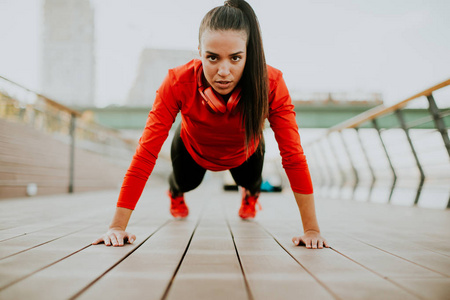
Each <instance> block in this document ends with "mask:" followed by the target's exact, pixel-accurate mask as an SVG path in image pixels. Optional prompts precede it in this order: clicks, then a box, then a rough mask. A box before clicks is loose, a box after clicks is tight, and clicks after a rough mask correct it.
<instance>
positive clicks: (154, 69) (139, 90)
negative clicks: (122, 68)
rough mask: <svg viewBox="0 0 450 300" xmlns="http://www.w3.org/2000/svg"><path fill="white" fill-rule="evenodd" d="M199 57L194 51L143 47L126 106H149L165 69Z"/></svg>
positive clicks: (165, 73)
mask: <svg viewBox="0 0 450 300" xmlns="http://www.w3.org/2000/svg"><path fill="white" fill-rule="evenodd" d="M193 58H199V56H198V53H197V52H195V51H187V50H172V49H148V48H147V49H144V50H143V51H142V53H141V57H140V59H139V68H138V71H137V74H136V79H135V81H134V83H133V85H132V87H131V89H130V91H129V92H128V96H127V100H126V104H125V105H126V106H142V107H151V105H152V104H153V100H154V99H155V94H156V90H157V89H158V88H159V86H160V85H161V83H162V81H163V80H164V77H165V76H166V75H167V71H168V70H169V69H171V68H174V67H176V66H179V65H183V64H185V63H187V62H188V61H190V60H191V59H193Z"/></svg>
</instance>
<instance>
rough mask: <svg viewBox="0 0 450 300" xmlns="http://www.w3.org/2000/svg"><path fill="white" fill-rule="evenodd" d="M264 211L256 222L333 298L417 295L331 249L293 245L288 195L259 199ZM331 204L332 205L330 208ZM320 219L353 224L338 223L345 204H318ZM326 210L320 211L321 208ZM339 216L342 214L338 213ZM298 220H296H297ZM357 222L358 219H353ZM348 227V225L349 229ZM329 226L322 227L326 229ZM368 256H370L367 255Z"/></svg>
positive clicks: (292, 212)
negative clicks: (325, 288) (321, 217)
mask: <svg viewBox="0 0 450 300" xmlns="http://www.w3.org/2000/svg"><path fill="white" fill-rule="evenodd" d="M261 202H262V206H263V211H264V212H266V213H267V211H268V210H273V211H271V214H268V213H267V214H264V215H261V218H258V219H257V220H256V221H257V222H258V223H259V224H261V226H263V227H264V228H265V229H266V230H267V231H269V232H270V233H271V235H273V236H274V238H276V240H277V241H278V242H279V243H280V244H281V245H282V246H283V248H284V249H285V250H286V251H288V252H289V253H290V254H291V255H292V257H294V258H295V259H296V260H297V261H298V263H299V264H301V265H302V266H303V268H304V269H305V270H307V271H308V273H309V274H311V276H314V277H315V278H316V280H318V281H319V282H321V284H322V285H323V286H326V287H327V289H328V290H330V291H331V292H332V293H333V294H334V295H336V297H339V298H341V299H418V296H417V295H415V294H414V293H412V292H411V291H408V290H406V289H405V288H403V287H399V286H398V285H396V284H395V283H393V282H391V281H389V280H386V279H385V278H383V276H381V275H380V274H378V273H376V272H375V271H373V270H370V269H368V268H366V267H364V266H362V265H361V264H358V263H357V262H355V261H354V260H352V259H350V258H349V257H348V256H344V255H342V254H340V253H338V252H336V251H333V250H331V251H330V249H322V250H311V249H307V248H305V247H298V246H295V245H294V244H293V243H292V241H291V238H292V236H294V234H297V233H296V231H297V230H296V229H298V228H301V225H300V222H299V216H298V210H297V209H296V207H295V203H294V201H293V197H292V196H291V195H289V196H285V195H264V197H261ZM333 203H334V205H333ZM317 204H318V205H317V207H318V213H319V217H320V216H321V215H322V214H323V217H324V218H325V219H327V222H322V223H321V224H322V225H323V224H324V223H325V224H328V222H329V224H331V225H330V226H333V225H334V226H335V225H338V227H339V225H340V227H342V228H344V229H348V227H351V226H352V224H348V223H339V220H340V219H341V217H342V218H344V219H343V220H348V219H345V217H346V214H347V213H349V214H350V213H352V212H347V213H343V212H344V211H345V210H346V209H347V205H345V203H343V202H340V203H339V204H338V205H337V204H336V203H335V202H331V201H330V202H327V203H326V204H327V206H326V207H321V205H322V203H320V202H318V203H317ZM322 208H323V209H325V208H327V209H328V210H326V211H322V210H321V209H322ZM341 213H342V214H341ZM296 219H297V220H296ZM355 219H356V220H357V221H358V218H355ZM348 225H349V226H348ZM327 226H328V225H326V226H324V227H327ZM337 234H338V233H337V232H336V231H326V232H325V233H324V235H325V237H326V238H327V239H328V240H329V241H330V242H331V245H332V246H334V244H333V237H334V236H335V235H337ZM368 254H369V253H368Z"/></svg>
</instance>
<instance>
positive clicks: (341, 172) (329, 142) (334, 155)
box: [327, 138, 347, 188]
mask: <svg viewBox="0 0 450 300" xmlns="http://www.w3.org/2000/svg"><path fill="white" fill-rule="evenodd" d="M327 140H328V145H330V147H331V148H334V149H332V150H331V153H332V154H333V157H334V159H335V161H336V165H337V166H338V169H339V173H340V174H341V178H342V180H341V182H340V187H341V188H342V187H343V186H344V185H345V182H346V181H347V176H345V171H344V170H343V169H342V166H341V164H340V162H341V159H340V158H339V157H338V156H337V154H336V151H335V149H336V147H334V146H335V145H333V144H332V143H331V139H330V138H328V139H327Z"/></svg>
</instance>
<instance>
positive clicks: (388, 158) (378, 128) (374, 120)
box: [372, 119, 397, 202]
mask: <svg viewBox="0 0 450 300" xmlns="http://www.w3.org/2000/svg"><path fill="white" fill-rule="evenodd" d="M372 124H373V128H375V129H376V130H377V132H378V136H379V138H380V141H381V145H382V146H383V149H384V153H385V154H386V158H387V160H388V162H389V166H390V167H391V171H392V175H393V176H394V180H393V182H392V187H391V193H390V194H389V199H388V202H390V201H391V198H392V194H393V193H394V188H395V184H396V182H397V173H396V172H395V169H394V165H393V164H392V160H391V157H390V156H389V152H388V151H387V148H386V144H385V143H384V141H383V137H382V136H381V129H380V126H378V122H377V120H376V119H372Z"/></svg>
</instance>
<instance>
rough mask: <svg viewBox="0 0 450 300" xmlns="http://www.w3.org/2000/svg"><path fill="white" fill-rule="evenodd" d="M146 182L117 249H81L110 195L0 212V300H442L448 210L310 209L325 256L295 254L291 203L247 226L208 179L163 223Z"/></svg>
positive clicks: (161, 196) (164, 210)
mask: <svg viewBox="0 0 450 300" xmlns="http://www.w3.org/2000/svg"><path fill="white" fill-rule="evenodd" d="M166 188H167V185H166V183H165V182H163V181H160V180H158V179H157V178H153V179H152V180H150V184H149V186H148V187H147V189H146V191H145V192H144V194H143V196H142V198H141V201H140V202H139V204H138V206H137V208H136V210H135V212H134V213H133V216H132V220H131V223H130V225H129V231H131V232H133V233H135V234H136V235H137V237H138V238H137V240H136V242H135V243H134V244H132V245H126V246H125V247H116V248H114V247H105V246H104V245H98V246H92V245H90V242H91V241H92V240H94V239H95V238H96V237H98V236H100V235H101V234H102V233H104V232H105V231H106V229H107V226H108V223H109V221H110V219H111V216H112V213H113V211H114V207H115V201H116V199H117V195H118V192H117V191H108V192H95V193H86V194H76V195H62V196H46V197H35V198H21V199H14V200H3V201H0V299H137V298H136V297H139V299H183V300H186V299H234V300H238V299H450V242H449V241H450V211H449V210H437V209H423V208H412V207H402V206H395V205H388V204H370V203H362V202H357V201H339V200H327V199H317V211H318V215H319V221H320V224H321V227H322V231H323V234H324V235H325V237H326V238H327V239H328V241H329V242H330V244H331V246H332V248H331V249H323V250H309V249H306V248H305V247H296V246H294V245H293V244H292V242H291V238H292V236H294V235H297V234H300V232H301V225H300V224H301V223H300V218H299V216H298V212H297V210H296V206H295V203H294V199H293V196H292V194H291V193H290V192H286V193H281V194H280V193H278V194H275V193H273V194H262V196H261V198H260V199H261V204H262V206H263V210H262V211H261V212H260V213H259V214H258V216H257V218H256V219H255V220H254V221H242V220H240V219H239V217H238V216H237V211H238V208H239V204H240V203H239V202H240V199H239V198H240V195H239V194H238V193H236V192H223V191H221V187H220V184H219V182H218V181H217V180H216V179H215V177H214V176H210V177H209V178H207V179H206V180H205V181H204V183H203V184H202V185H201V186H200V187H199V188H198V189H196V190H195V191H193V192H191V193H188V194H187V196H186V200H187V203H188V204H189V207H190V210H191V214H190V216H189V218H187V219H186V220H174V219H172V218H171V217H170V215H169V213H168V199H167V196H166V194H165V191H166Z"/></svg>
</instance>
